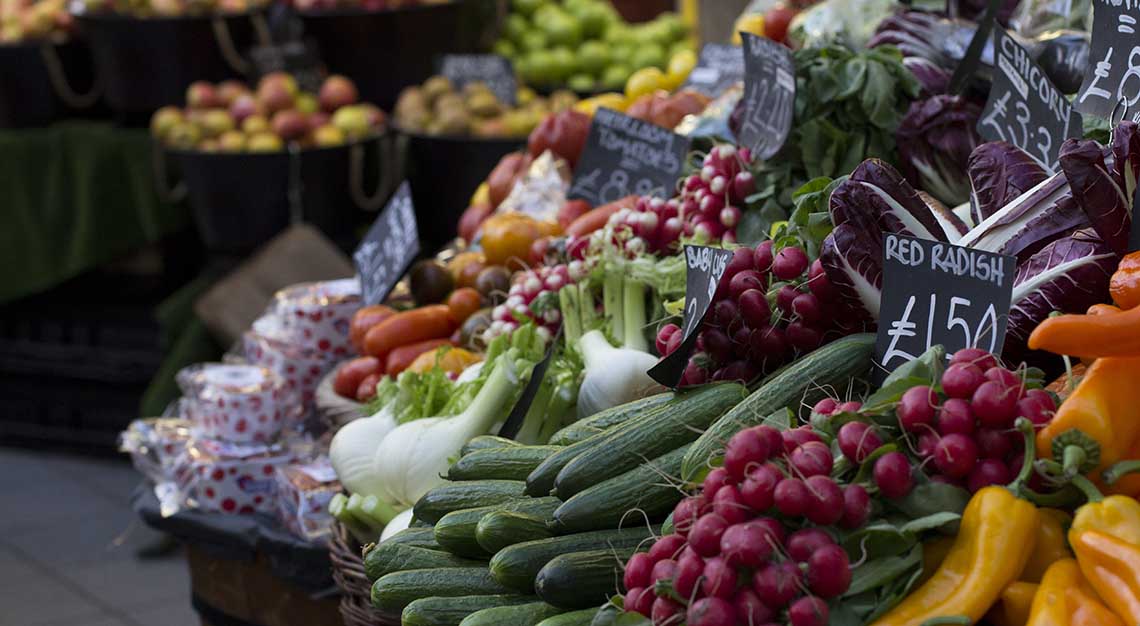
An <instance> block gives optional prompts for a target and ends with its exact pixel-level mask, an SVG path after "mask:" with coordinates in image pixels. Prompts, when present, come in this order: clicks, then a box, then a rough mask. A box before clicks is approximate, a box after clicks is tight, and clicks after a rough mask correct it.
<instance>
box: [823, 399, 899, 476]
mask: <svg viewBox="0 0 1140 626" xmlns="http://www.w3.org/2000/svg"><path fill="white" fill-rule="evenodd" d="M816 406H818V405H816ZM836 439H837V440H838V441H839V451H840V452H842V453H843V456H845V457H847V459H848V460H850V461H851V462H853V463H862V462H863V461H866V460H867V457H869V456H871V453H872V452H874V451H875V450H878V449H879V448H880V447H882V445H883V440H882V439H880V438H879V436H878V435H877V434H875V431H874V429H873V428H871V426H870V424H865V423H863V422H847V423H846V424H844V425H843V426H841V427H840V428H839V433H838V435H837V436H836Z"/></svg>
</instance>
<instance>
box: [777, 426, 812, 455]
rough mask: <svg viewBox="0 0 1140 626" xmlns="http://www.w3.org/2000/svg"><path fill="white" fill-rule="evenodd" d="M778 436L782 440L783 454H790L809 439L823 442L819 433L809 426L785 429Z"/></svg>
mask: <svg viewBox="0 0 1140 626" xmlns="http://www.w3.org/2000/svg"><path fill="white" fill-rule="evenodd" d="M780 437H781V438H783V440H784V453H785V454H791V453H792V452H793V451H794V450H795V449H796V448H798V447H800V446H802V445H804V444H805V443H808V442H809V441H816V442H819V443H823V439H820V437H819V435H817V434H816V433H815V431H813V430H812V429H811V426H800V427H798V428H791V429H788V430H785V431H783V432H782V433H780Z"/></svg>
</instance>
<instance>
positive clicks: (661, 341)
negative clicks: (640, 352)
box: [654, 324, 681, 355]
mask: <svg viewBox="0 0 1140 626" xmlns="http://www.w3.org/2000/svg"><path fill="white" fill-rule="evenodd" d="M680 330H681V328H680V327H678V326H677V325H676V324H666V325H664V326H662V327H661V330H659V331H657V339H656V341H655V342H654V344H655V347H656V348H657V353H658V354H661V355H665V354H668V353H669V350H668V345H669V338H670V337H672V336H673V334H674V333H677V332H680Z"/></svg>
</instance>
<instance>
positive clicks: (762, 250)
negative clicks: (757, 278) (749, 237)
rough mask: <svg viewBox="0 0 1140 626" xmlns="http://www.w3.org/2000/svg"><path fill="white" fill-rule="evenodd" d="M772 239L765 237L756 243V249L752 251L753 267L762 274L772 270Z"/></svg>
mask: <svg viewBox="0 0 1140 626" xmlns="http://www.w3.org/2000/svg"><path fill="white" fill-rule="evenodd" d="M772 261H773V255H772V240H771V239H765V240H764V241H761V242H760V243H758V244H756V249H755V250H753V251H752V267H753V268H755V270H756V271H757V272H760V273H761V274H767V273H768V272H770V271H772Z"/></svg>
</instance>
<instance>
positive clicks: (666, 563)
mask: <svg viewBox="0 0 1140 626" xmlns="http://www.w3.org/2000/svg"><path fill="white" fill-rule="evenodd" d="M676 575H677V562H676V561H674V560H673V559H662V560H660V561H657V562H656V563H654V564H653V571H652V572H650V574H649V579H650V580H651V581H653V583H654V584H656V583H657V582H659V581H662V580H673V577H674V576H676ZM650 586H652V585H650Z"/></svg>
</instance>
